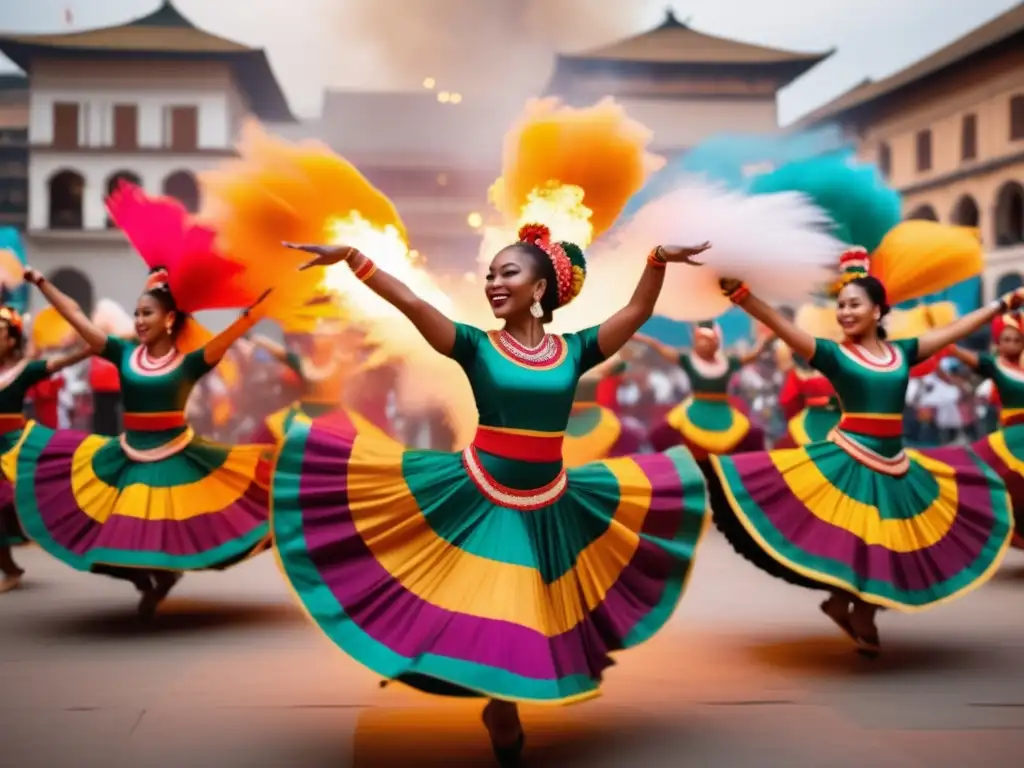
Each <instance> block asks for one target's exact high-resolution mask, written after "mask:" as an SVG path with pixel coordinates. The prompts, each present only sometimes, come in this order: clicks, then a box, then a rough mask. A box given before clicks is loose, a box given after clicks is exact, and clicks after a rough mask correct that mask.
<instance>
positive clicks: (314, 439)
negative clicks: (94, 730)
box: [272, 225, 708, 765]
mask: <svg viewBox="0 0 1024 768" xmlns="http://www.w3.org/2000/svg"><path fill="white" fill-rule="evenodd" d="M294 247H297V248H300V249H302V250H306V251H308V252H310V253H313V254H316V255H317V258H316V259H314V260H313V261H312V262H310V266H312V265H330V264H335V263H338V262H341V261H345V262H347V263H348V265H349V267H351V268H352V270H353V271H354V273H355V275H356V277H357V278H359V279H360V280H362V281H363V282H365V283H366V285H367V287H368V288H369V289H370V290H372V291H374V293H376V294H377V295H378V296H380V297H381V298H383V299H384V300H385V301H387V302H389V303H390V304H392V305H394V306H395V307H396V308H397V309H398V310H399V311H401V312H402V313H403V314H404V315H405V316H406V317H408V318H409V320H411V321H412V323H413V325H414V326H415V327H416V329H417V330H418V331H419V332H420V333H421V334H422V335H423V337H424V339H425V340H426V341H427V342H428V343H429V344H430V345H431V346H432V347H433V348H434V349H435V350H437V352H438V353H440V354H443V355H446V356H448V357H450V358H452V359H453V360H455V362H457V363H458V364H459V365H460V366H461V368H462V369H463V371H464V372H465V374H466V376H467V377H468V378H469V381H470V384H471V385H472V387H473V393H474V396H475V399H476V405H477V410H478V412H479V428H478V430H477V433H476V436H475V438H474V440H473V442H472V444H471V445H470V446H468V447H467V448H466V449H465V450H464V451H462V452H459V453H445V452H440V451H425V450H403V449H401V448H400V447H398V446H395V445H394V444H393V443H383V442H381V441H379V440H375V439H374V438H373V437H369V436H365V435H361V434H360V435H355V436H353V434H352V433H351V432H347V433H341V432H338V431H335V430H331V429H330V428H329V427H328V428H321V427H320V426H319V424H318V421H317V420H315V419H314V420H313V422H312V424H295V425H293V427H292V428H291V430H289V432H288V434H287V435H286V437H285V441H284V444H283V446H282V448H281V450H280V452H279V455H278V459H277V463H276V466H275V470H274V475H273V481H272V499H273V515H272V518H273V523H272V527H273V532H274V541H275V544H276V547H275V550H276V551H277V553H278V556H279V557H280V560H281V563H282V566H283V570H284V574H285V577H286V578H287V579H288V581H289V582H290V583H291V585H292V587H293V588H294V590H295V591H296V593H297V594H298V597H299V599H300V600H301V601H302V604H303V606H304V607H305V608H306V610H307V611H308V612H309V614H310V616H311V617H312V619H313V620H314V621H315V622H316V623H317V624H318V625H319V627H320V628H321V629H322V630H323V631H324V632H325V633H326V634H327V636H328V637H329V638H330V639H331V640H333V641H334V642H335V643H336V644H337V645H338V646H340V647H341V648H342V650H344V651H345V652H346V653H348V654H350V655H351V656H352V657H354V658H355V659H356V660H358V661H359V662H361V663H362V664H364V665H366V666H367V667H369V668H370V669H372V670H374V671H375V672H377V673H378V674H380V675H382V676H383V677H385V678H387V679H389V680H397V681H400V682H402V683H406V684H408V685H411V686H414V687H416V688H419V689H421V690H424V691H427V692H430V693H435V694H440V695H463V696H476V697H486V698H488V699H490V702H489V703H488V704H487V706H486V707H485V708H484V714H483V718H484V724H485V725H486V727H487V729H488V731H489V733H490V735H491V740H492V743H493V745H494V748H495V753H496V755H497V757H498V759H499V762H500V763H501V764H502V765H516V764H518V761H519V759H520V754H521V752H522V749H523V732H522V728H521V725H520V722H519V715H518V708H517V702H544V703H550V704H567V703H571V702H575V701H580V700H583V699H587V698H591V697H593V696H596V695H598V693H599V688H600V681H601V675H602V672H603V670H604V669H605V668H607V667H608V666H609V665H610V664H611V663H612V661H611V659H610V658H609V653H611V652H613V651H617V650H620V649H623V648H628V647H632V646H635V645H637V644H639V643H641V642H643V641H645V640H647V639H648V638H649V637H651V636H652V635H653V634H654V633H655V632H656V631H657V630H658V629H660V628H661V627H662V626H663V625H664V623H665V622H666V621H667V620H668V618H669V616H670V615H671V614H672V611H673V608H674V607H675V605H676V603H677V602H678V600H679V598H680V596H681V594H682V592H683V588H684V584H685V581H686V579H687V576H688V575H689V573H690V569H691V567H692V563H693V556H694V551H695V549H696V547H697V543H698V541H699V539H700V536H701V534H702V532H703V530H704V527H705V525H704V524H705V520H706V518H707V515H706V504H707V500H706V494H705V491H706V486H705V481H704V479H703V477H702V475H701V473H700V471H699V470H698V468H697V466H696V464H695V463H694V461H693V459H692V457H691V456H690V454H689V453H688V452H687V451H686V450H684V449H681V448H677V449H675V450H673V451H669V452H668V453H666V454H646V455H636V456H628V457H621V458H614V459H605V460H602V461H596V462H592V463H590V464H586V465H584V466H581V467H575V468H571V469H566V468H565V466H564V464H563V459H562V443H563V440H564V437H565V428H566V424H567V422H568V419H569V412H570V410H571V408H572V402H573V395H574V393H575V391H576V386H577V382H578V381H579V378H580V376H581V375H582V374H583V373H585V372H586V371H587V370H589V369H591V368H593V367H594V366H595V365H598V364H599V363H600V362H601V361H603V360H605V359H607V358H608V357H609V356H611V355H613V354H615V353H616V352H617V351H618V350H619V349H620V348H621V347H622V346H623V345H624V344H626V342H628V341H629V340H630V338H631V337H632V336H633V334H634V333H636V331H637V329H639V328H640V326H641V325H642V324H643V323H644V322H645V321H646V320H647V319H648V318H650V317H651V314H652V312H653V310H654V304H655V301H656V300H657V298H658V294H659V293H660V291H661V286H662V283H663V281H664V275H665V267H666V266H667V263H668V262H688V263H689V262H690V259H691V257H692V256H693V255H695V254H697V253H700V252H701V251H703V250H705V249H706V248H707V247H708V245H707V244H704V245H702V246H698V247H694V248H667V247H666V248H657V249H655V250H654V251H652V253H651V255H650V256H649V257H648V262H647V267H646V269H645V270H644V272H643V275H642V277H641V278H640V282H639V284H638V285H637V288H636V290H635V292H634V294H633V297H632V299H631V300H630V302H629V303H628V304H627V305H626V306H625V307H623V308H622V309H620V310H619V311H618V312H616V313H615V314H613V315H612V316H611V317H610V318H609V319H608V320H606V321H605V322H604V323H602V324H601V325H599V326H594V327H591V328H587V329H585V330H582V331H580V332H578V333H570V334H565V335H553V334H549V333H547V332H546V331H545V324H546V323H547V322H549V321H550V320H551V317H552V313H553V312H554V311H555V310H557V309H558V308H559V307H562V306H564V305H565V304H567V303H568V302H569V301H571V300H572V299H573V298H574V297H575V296H576V294H577V293H578V292H579V290H580V288H581V287H582V284H583V278H584V274H585V273H584V260H583V254H582V251H580V249H579V248H578V247H576V246H575V245H572V244H571V243H558V242H553V241H552V240H551V239H550V235H549V233H548V230H547V228H546V227H543V226H540V225H529V226H526V227H523V228H522V229H521V230H520V232H519V241H518V242H516V243H514V244H512V245H510V246H508V247H506V248H504V249H502V250H501V251H499V252H498V254H497V255H496V256H495V257H494V259H493V261H492V262H491V265H490V269H489V270H488V275H487V284H486V288H485V293H486V296H487V299H488V301H489V302H490V305H491V309H492V311H493V312H494V315H495V317H497V318H499V319H500V320H502V321H503V323H504V328H503V330H501V331H491V332H487V331H483V330H480V329H478V328H474V327H472V326H469V325H463V324H462V323H456V322H453V321H451V320H450V319H448V318H447V317H445V316H444V315H443V314H441V313H440V312H439V311H438V310H437V309H435V308H434V307H433V306H432V305H431V304H429V303H428V302H426V301H424V300H422V299H420V298H419V297H417V296H416V295H415V294H414V293H413V292H412V291H411V290H410V289H409V288H408V287H407V286H406V285H405V284H403V283H402V282H400V281H399V280H397V279H396V278H395V277H393V276H391V275H389V274H386V273H385V272H383V271H380V270H377V269H376V267H375V266H374V265H373V262H372V261H370V259H369V258H367V257H366V256H365V255H363V254H362V253H360V252H358V251H357V250H355V249H353V248H348V247H345V246H294Z"/></svg>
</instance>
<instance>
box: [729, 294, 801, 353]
mask: <svg viewBox="0 0 1024 768" xmlns="http://www.w3.org/2000/svg"><path fill="white" fill-rule="evenodd" d="M720 282H721V285H722V290H724V291H725V292H726V294H727V295H730V294H731V297H732V299H733V303H734V304H736V306H738V307H739V308H740V309H742V310H743V311H744V312H746V313H747V314H748V315H750V316H751V317H752V318H754V319H755V320H759V321H760V322H762V323H764V325H766V326H767V327H768V329H769V330H771V332H772V333H774V334H775V335H776V336H778V337H779V338H780V339H782V341H783V343H785V344H787V345H788V346H789V348H790V349H792V350H793V351H794V352H795V353H796V354H798V355H800V357H802V358H803V359H804V360H810V359H811V358H812V357H814V337H813V336H811V334H809V333H807V332H806V331H804V330H801V329H800V328H799V327H797V325H796V323H794V322H793V321H792V320H790V319H789V318H788V317H786V316H785V315H784V314H782V313H781V312H779V311H777V310H776V309H775V308H774V307H771V306H769V305H768V304H766V303H765V302H764V301H762V300H761V299H759V298H757V296H754V295H753V294H751V293H750V292H749V291H747V289H746V287H745V286H744V285H743V284H742V283H741V282H740V281H739V280H732V279H725V280H722V281H720ZM744 293H745V294H746V295H745V296H744V295H743V294H744Z"/></svg>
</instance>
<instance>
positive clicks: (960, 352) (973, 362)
mask: <svg viewBox="0 0 1024 768" xmlns="http://www.w3.org/2000/svg"><path fill="white" fill-rule="evenodd" d="M949 354H951V355H952V356H953V357H955V358H956V359H957V360H959V361H960V362H961V363H963V364H964V365H966V366H967V367H968V368H970V369H971V370H977V369H978V364H979V363H980V362H981V359H980V358H979V357H978V355H977V353H975V352H971V351H970V350H969V349H964V348H963V347H950V349H949Z"/></svg>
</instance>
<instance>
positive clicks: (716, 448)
mask: <svg viewBox="0 0 1024 768" xmlns="http://www.w3.org/2000/svg"><path fill="white" fill-rule="evenodd" d="M636 340H637V341H640V342H643V343H644V344H647V345H649V346H650V347H651V348H652V349H654V350H655V351H656V352H657V353H658V354H660V355H661V356H662V357H663V358H665V360H667V361H668V362H670V363H672V364H673V365H678V366H679V367H680V368H682V369H683V372H684V373H685V374H686V377H687V378H688V379H689V380H690V387H691V389H692V390H693V394H692V395H691V396H690V397H688V398H687V399H686V400H684V401H683V402H682V403H680V404H679V405H678V406H676V407H675V408H673V409H672V410H671V411H669V413H668V415H667V416H666V417H665V421H664V422H663V423H662V424H661V425H660V426H658V427H656V428H655V429H654V430H653V431H652V432H651V437H650V442H651V447H653V448H654V450H656V451H664V450H667V449H669V448H671V447H672V446H674V445H680V444H682V445H685V446H686V447H687V448H689V449H690V452H691V453H693V456H694V458H696V459H697V460H698V461H704V460H705V459H707V457H708V456H709V455H715V454H728V453H734V452H739V453H742V452H744V451H759V450H763V449H764V431H763V430H761V429H760V428H759V427H755V426H753V425H752V424H751V423H750V419H748V418H747V416H746V415H745V414H744V413H742V412H741V411H740V410H739V409H738V408H735V407H734V406H733V405H732V404H731V403H730V402H729V382H730V381H731V380H732V377H733V375H734V374H735V373H736V372H737V371H739V370H740V369H741V368H743V366H745V365H749V364H750V363H752V362H754V361H755V360H757V358H758V357H760V355H761V353H762V352H763V351H764V349H765V347H766V346H767V344H768V342H769V341H771V338H769V337H767V336H762V337H761V338H759V339H758V340H757V342H755V344H754V346H753V347H752V348H751V349H750V350H749V351H748V352H746V353H745V354H742V355H723V354H722V352H721V347H722V334H721V330H720V329H719V328H718V326H717V324H715V323H713V322H703V323H698V324H697V325H696V327H695V329H694V333H693V351H692V352H686V351H680V350H678V349H675V348H673V347H670V346H668V345H667V344H662V343H661V342H660V341H658V340H656V339H652V338H651V337H650V336H645V335H643V334H638V335H637V336H636Z"/></svg>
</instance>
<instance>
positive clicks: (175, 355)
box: [129, 344, 185, 376]
mask: <svg viewBox="0 0 1024 768" xmlns="http://www.w3.org/2000/svg"><path fill="white" fill-rule="evenodd" d="M184 360H185V356H184V355H183V354H181V353H180V352H179V351H178V350H177V348H175V349H172V350H171V351H170V352H168V353H167V354H166V355H163V356H161V357H155V358H154V357H150V356H149V353H148V352H147V351H146V347H145V345H143V344H140V345H139V346H137V347H136V348H135V350H134V351H133V352H132V354H131V358H130V362H129V364H130V365H131V369H132V371H133V372H135V373H137V374H139V375H140V376H166V375H167V374H168V373H170V372H171V371H174V370H175V369H177V368H178V367H179V366H180V365H181V364H182V362H183V361H184Z"/></svg>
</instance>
